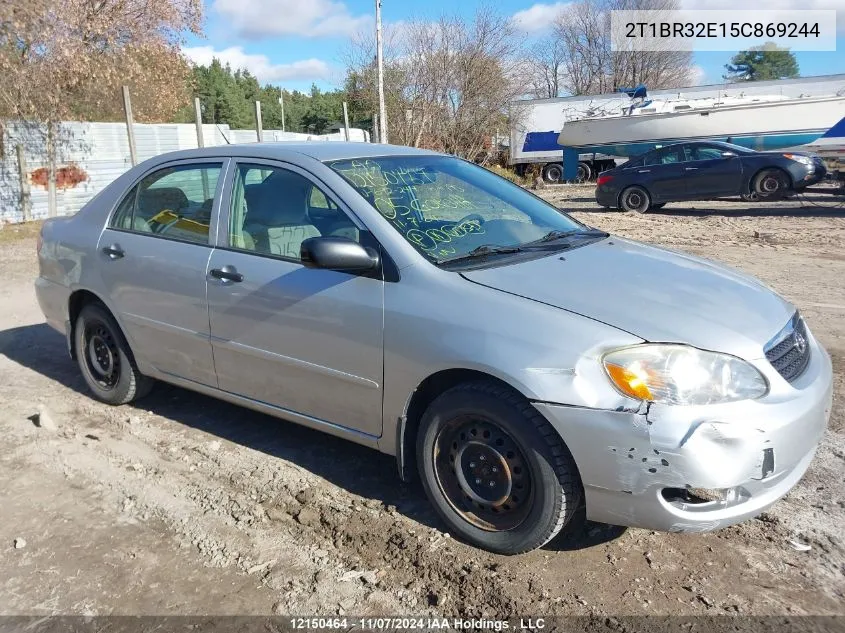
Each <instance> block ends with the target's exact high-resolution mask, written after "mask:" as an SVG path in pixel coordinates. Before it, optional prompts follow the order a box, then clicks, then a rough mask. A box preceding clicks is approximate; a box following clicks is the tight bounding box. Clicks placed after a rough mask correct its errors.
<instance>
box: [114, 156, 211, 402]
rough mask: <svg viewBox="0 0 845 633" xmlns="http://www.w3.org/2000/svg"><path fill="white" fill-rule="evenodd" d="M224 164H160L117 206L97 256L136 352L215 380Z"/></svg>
mask: <svg viewBox="0 0 845 633" xmlns="http://www.w3.org/2000/svg"><path fill="white" fill-rule="evenodd" d="M222 168H223V163H222V162H221V161H202V162H199V161H193V162H191V163H175V164H172V165H169V166H167V167H163V168H160V169H157V170H154V171H153V172H151V173H150V174H148V175H146V176H145V177H144V178H143V179H141V181H140V182H139V183H138V184H137V185H135V186H134V187H133V188H132V190H131V191H130V192H129V193H128V194H127V195H126V196H125V197H124V199H123V200H122V201H121V203H120V204H119V205H118V207H117V209H116V210H115V213H114V214H113V216H112V217H111V219H110V221H109V225H108V227H107V228H106V229H105V231H103V233H102V235H101V236H100V241H99V244H98V249H97V257H98V258H99V259H100V263H101V265H100V267H99V268H100V271H101V274H102V279H103V283H104V285H105V289H106V296H108V297H110V298H111V302H112V306H111V307H112V308H114V310H115V311H116V312H117V317H118V319H119V320H120V323H121V325H122V326H123V329H124V333H125V334H126V336H127V338H128V339H129V342H130V345H131V347H132V349H133V351H134V352H135V354H136V355H137V356H139V357H140V358H142V359H143V360H145V361H146V362H149V363H150V364H151V365H153V367H154V368H155V369H157V370H158V371H161V372H163V373H166V374H170V375H172V376H177V377H179V378H185V379H188V380H192V381H195V382H199V383H202V384H205V385H211V386H216V384H217V379H216V376H215V372H214V362H213V359H212V355H211V343H210V340H209V339H210V331H209V327H208V308H207V306H206V299H205V273H206V266H207V264H208V258H209V257H210V256H211V250H212V249H211V245H210V242H209V233H210V230H209V229H210V225H211V222H212V218H213V217H214V204H215V198H217V199H219V196H218V195H216V192H217V190H218V184H219V185H221V188H222V182H223V179H222V178H220V174H221V173H222Z"/></svg>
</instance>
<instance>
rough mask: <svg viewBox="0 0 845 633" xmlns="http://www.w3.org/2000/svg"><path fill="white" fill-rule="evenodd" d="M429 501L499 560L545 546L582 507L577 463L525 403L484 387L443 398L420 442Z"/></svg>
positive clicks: (470, 386) (429, 413)
mask: <svg viewBox="0 0 845 633" xmlns="http://www.w3.org/2000/svg"><path fill="white" fill-rule="evenodd" d="M417 463H418V467H419V471H420V478H421V479H422V482H423V487H424V488H425V491H426V494H427V495H428V498H429V500H430V501H431V503H432V505H433V506H434V508H435V510H436V511H437V513H438V514H439V515H440V517H441V518H442V519H443V521H444V522H445V523H446V524H447V525H448V526H449V529H450V530H451V531H453V532H454V533H455V534H457V535H459V536H460V537H461V538H463V539H464V540H466V541H469V542H470V543H473V544H474V545H477V546H479V547H482V548H484V549H487V550H490V551H493V552H496V553H499V554H519V553H522V552H527V551H529V550H532V549H535V548H537V547H540V546H542V545H543V544H545V543H547V542H548V541H549V540H551V539H552V538H553V537H554V536H555V535H556V534H557V533H558V532H560V531H561V530H562V529H563V527H564V526H565V525H566V524H567V523H568V522H569V521H570V519H571V518H572V516H573V514H574V513H575V510H576V508H577V507H578V504H579V503H580V501H581V484H580V480H579V477H578V471H577V468H576V466H575V462H574V461H573V459H572V456H571V455H570V453H569V450H568V449H567V448H566V446H565V445H564V444H563V441H562V440H561V438H560V436H559V435H558V434H557V432H556V431H555V430H554V429H553V428H552V426H551V425H550V424H549V423H548V421H547V420H546V419H545V418H544V417H543V416H542V415H541V414H540V413H539V412H538V411H537V410H536V409H534V407H532V406H531V404H530V403H528V402H527V401H526V400H525V399H524V398H523V397H522V396H520V395H519V394H518V393H515V392H513V391H512V390H510V389H509V388H507V387H505V386H502V385H497V384H495V383H493V382H487V381H479V382H472V383H466V384H463V385H459V386H457V387H454V388H452V389H450V390H448V391H446V392H445V393H443V394H441V395H440V396H439V397H438V398H437V399H436V400H435V401H434V402H433V403H432V404H431V405H430V406H429V408H428V409H427V410H426V412H425V414H424V416H423V419H422V422H421V426H420V432H419V436H418V440H417Z"/></svg>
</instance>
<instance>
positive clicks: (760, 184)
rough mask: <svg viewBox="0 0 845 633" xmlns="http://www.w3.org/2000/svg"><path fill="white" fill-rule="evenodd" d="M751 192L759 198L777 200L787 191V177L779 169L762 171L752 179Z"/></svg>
mask: <svg viewBox="0 0 845 633" xmlns="http://www.w3.org/2000/svg"><path fill="white" fill-rule="evenodd" d="M752 191H753V192H754V193H756V194H757V195H758V196H759V197H760V198H779V197H782V196H784V195H785V194H786V193H787V191H789V176H787V175H786V173H784V172H783V171H781V170H780V169H764V170H763V171H761V172H760V173H759V174H757V175H756V176H755V177H754V185H753V187H752Z"/></svg>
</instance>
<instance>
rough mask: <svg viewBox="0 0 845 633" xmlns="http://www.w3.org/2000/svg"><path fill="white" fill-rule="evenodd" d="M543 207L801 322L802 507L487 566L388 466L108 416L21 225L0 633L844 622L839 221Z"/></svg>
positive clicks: (261, 424) (174, 406)
mask: <svg viewBox="0 0 845 633" xmlns="http://www.w3.org/2000/svg"><path fill="white" fill-rule="evenodd" d="M540 193H541V194H542V195H543V196H544V197H546V198H548V199H549V200H551V201H553V202H554V203H555V204H557V205H558V206H560V207H561V208H564V209H570V210H573V212H574V215H575V216H576V217H578V218H579V219H581V220H583V221H585V222H587V223H589V224H592V225H594V226H598V227H600V228H603V229H606V230H608V231H611V232H612V233H615V234H617V235H621V236H625V237H630V238H634V239H639V240H643V241H647V242H652V243H655V244H659V245H664V246H668V247H670V248H675V249H679V250H684V251H689V252H692V253H694V254H696V255H702V256H705V257H709V258H712V259H715V260H719V261H721V262H724V263H727V264H729V265H732V266H735V267H737V268H741V269H743V270H745V271H747V272H749V273H752V274H754V275H757V276H758V277H760V278H761V279H763V280H764V281H765V282H766V283H768V284H769V285H770V286H771V287H773V288H774V289H775V290H777V291H778V292H780V293H782V294H783V295H784V296H786V297H787V298H788V299H789V300H791V301H792V302H794V303H795V304H796V305H797V306H799V308H800V309H801V311H802V313H803V314H804V316H805V317H806V319H807V321H808V323H809V325H810V327H811V328H812V329H813V331H814V332H815V334H816V335H817V336H818V337H819V338H820V339H821V341H822V343H823V344H824V345H825V346H826V348H827V349H828V350H829V352H830V354H831V356H832V358H833V363H834V369H835V371H836V394H835V399H834V409H833V415H832V418H831V422H830V429H829V431H828V433H827V435H826V437H825V440H824V442H823V444H822V446H821V449H820V451H819V454H818V457H817V459H816V460H815V462H814V464H813V466H812V467H811V469H810V471H809V473H808V474H807V476H806V477H805V478H804V480H803V481H802V482H801V483H800V484H799V486H798V487H797V488H796V489H795V490H794V491H793V492H792V493H791V494H790V495H789V496H788V497H787V498H786V499H785V500H783V501H781V502H780V503H778V504H777V505H776V506H775V507H774V508H773V509H771V510H770V511H769V512H768V513H766V514H764V515H763V516H761V517H760V518H758V519H755V520H752V521H749V522H747V523H745V524H743V525H740V526H736V527H733V528H729V529H726V530H723V531H720V532H716V533H711V534H704V535H682V534H663V533H656V532H650V531H645V530H638V529H631V530H627V531H626V530H623V529H621V528H616V527H612V526H605V525H599V524H587V525H586V526H585V527H584V529H583V530H580V531H579V532H578V533H576V534H574V535H572V536H570V537H569V538H568V539H565V540H561V539H558V540H557V541H555V542H553V543H551V544H550V545H549V546H547V547H546V548H544V549H542V550H539V551H536V552H532V553H530V554H527V555H523V556H518V557H502V556H496V555H491V554H487V553H485V552H482V551H479V550H476V549H473V548H471V547H468V546H466V545H464V544H462V543H460V542H456V541H455V540H454V539H451V538H449V536H448V535H447V534H444V533H443V532H442V529H443V526H442V525H441V524H440V523H439V522H438V520H437V519H436V517H435V516H434V515H433V513H432V512H431V511H430V510H429V508H428V504H427V502H426V500H425V498H424V496H423V494H422V491H421V489H420V487H419V486H418V485H415V484H412V485H406V484H403V483H401V482H400V481H399V479H398V476H397V473H396V467H395V464H394V461H393V460H392V459H391V458H389V457H387V456H384V455H381V454H379V453H376V452H373V451H370V450H368V449H365V448H362V447H359V446H355V445H353V444H349V443H345V442H342V441H340V440H336V439H334V438H331V437H329V436H326V435H322V434H320V433H317V432H314V431H310V430H307V429H303V428H301V427H298V426H296V425H293V424H288V423H286V422H283V421H280V420H276V419H273V418H269V417H266V416H263V415H260V414H257V413H253V412H250V411H247V410H245V409H240V408H237V407H234V406H230V405H227V404H224V403H221V402H218V401H216V400H213V399H210V398H207V397H204V396H200V395H197V394H194V393H191V392H188V391H184V390H182V389H177V388H175V387H168V386H166V385H159V386H158V387H157V389H156V390H155V391H154V393H153V394H152V395H151V396H149V397H148V398H146V399H144V400H142V401H141V402H139V403H137V406H132V405H127V406H122V407H118V408H111V407H108V406H105V405H101V404H99V403H97V402H95V401H93V400H92V399H91V398H89V397H88V395H87V393H86V392H85V389H84V386H83V382H82V379H81V377H80V376H79V373H78V371H77V367H76V365H75V364H74V363H73V362H72V361H71V360H70V359H69V358H68V357H67V354H66V352H65V345H64V339H63V337H62V336H61V335H59V334H57V333H55V332H54V331H52V330H51V329H49V328H48V327H47V326H46V325H45V324H44V322H43V318H42V316H41V313H40V311H39V309H38V306H37V304H36V301H35V296H34V292H33V289H32V281H33V278H34V277H35V275H36V274H37V272H36V271H37V266H36V260H35V241H36V240H35V231H34V230H33V227H22V228H21V227H10V226H7V227H5V228H3V229H1V230H0V249H2V263H3V269H4V273H5V274H4V283H3V284H2V286H0V306H2V307H0V385H2V387H0V429H2V432H3V435H4V441H3V442H2V444H0V484H2V485H0V507H2V508H3V519H4V520H3V521H0V612H2V613H4V614H33V615H41V614H43V615H48V614H71V613H72V614H100V615H105V614H112V615H119V614H121V615H122V614H159V615H169V614H271V613H278V614H300V615H314V614H316V615H332V614H344V613H346V614H357V615H361V614H406V615H407V614H413V615H425V614H432V615H446V616H481V615H484V616H488V617H494V616H502V617H506V616H520V615H525V616H537V615H554V614H560V615H567V614H579V615H593V616H600V617H602V616H607V615H629V614H688V615H692V614H736V613H741V614H755V615H767V614H845V606H843V605H845V599H843V590H845V583H843V575H845V543H843V539H845V529H843V526H845V486H843V483H844V482H845V409H843V398H845V209H843V208H841V207H840V208H839V209H838V210H837V209H830V208H821V207H818V206H813V205H812V204H810V203H808V202H806V201H787V202H780V203H771V204H756V205H749V204H745V203H740V202H738V201H717V202H707V203H695V204H694V205H689V204H684V205H681V204H670V205H668V206H667V207H666V208H665V209H663V210H662V211H660V212H658V213H654V214H648V215H645V216H637V215H629V214H624V213H621V212H612V211H605V212H600V211H598V209H597V207H596V206H595V204H594V203H593V202H592V189H591V188H590V187H580V186H565V185H563V186H557V187H546V188H545V189H543V190H542V191H541V192H540ZM813 202H815V204H822V205H825V204H826V205H829V204H831V203H832V200H830V199H825V198H823V197H820V198H819V199H817V200H814V201H813ZM39 413H40V414H41V415H40V422H41V425H40V426H38V425H36V424H35V423H34V422H33V420H32V418H33V416H34V415H35V414H39ZM802 545H807V546H809V547H810V549H809V550H807V551H799V549H800V550H805V549H806V548H804V547H801V546H802ZM796 547H798V549H796Z"/></svg>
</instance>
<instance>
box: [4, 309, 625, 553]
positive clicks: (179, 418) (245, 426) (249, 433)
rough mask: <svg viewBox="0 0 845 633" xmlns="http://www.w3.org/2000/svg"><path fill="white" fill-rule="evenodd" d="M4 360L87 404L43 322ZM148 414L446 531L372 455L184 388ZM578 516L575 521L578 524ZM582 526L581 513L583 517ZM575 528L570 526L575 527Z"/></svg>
mask: <svg viewBox="0 0 845 633" xmlns="http://www.w3.org/2000/svg"><path fill="white" fill-rule="evenodd" d="M0 354H2V355H4V356H6V357H8V358H9V359H10V360H12V361H14V362H16V363H18V364H20V365H21V366H23V367H26V368H28V369H31V370H32V371H35V372H38V373H39V374H42V375H43V376H45V377H47V378H49V379H50V380H54V381H55V382H58V383H60V384H62V385H64V386H65V387H67V388H69V389H73V390H74V391H77V392H79V393H81V394H83V395H85V396H86V397H88V395H89V394H88V389H87V386H86V385H85V382H84V380H83V379H82V376H81V374H80V372H79V369H78V367H77V365H76V363H75V362H74V361H73V360H71V358H70V357H69V356H68V354H67V347H66V344H65V339H64V337H63V336H62V335H61V334H59V333H58V332H56V331H55V330H53V329H52V328H50V327H49V326H48V325H47V324H46V323H39V324H35V325H25V326H21V327H16V328H11V329H8V330H3V331H0ZM124 407H126V409H127V417H129V416H131V415H133V414H134V412H133V410H137V411H144V412H146V411H149V412H151V413H153V414H155V415H158V416H161V417H163V418H167V419H169V420H172V421H173V422H176V423H177V424H182V425H184V426H188V427H191V428H194V429H197V430H200V431H204V432H206V433H209V434H211V435H214V436H216V437H219V438H221V439H225V440H229V441H231V442H233V443H235V444H239V445H241V446H245V447H247V448H250V449H253V450H256V451H260V452H262V453H264V454H266V455H268V456H270V457H274V458H279V459H284V460H286V461H288V462H291V463H293V464H296V465H297V466H300V467H302V468H304V469H306V470H308V471H309V472H311V473H313V474H315V475H318V476H320V477H322V478H324V479H326V480H327V481H330V482H331V483H333V484H334V485H336V486H338V487H340V488H343V489H344V490H346V491H348V492H350V493H352V494H355V495H358V496H360V497H363V498H365V499H375V500H378V501H381V502H382V503H383V504H384V505H386V506H387V505H393V506H395V507H396V509H397V511H398V512H401V513H402V514H404V515H405V516H407V517H408V518H411V519H413V520H414V521H417V522H419V523H422V524H424V525H426V526H428V527H434V528H437V529H441V530H442V529H444V528H445V526H444V525H443V524H442V523H441V521H440V519H439V518H438V517H437V515H436V514H435V513H434V511H433V510H432V508H431V506H430V504H429V503H428V500H427V499H426V497H425V493H424V492H423V490H422V486H421V485H420V484H419V483H418V482H410V483H405V482H403V481H402V480H401V479H400V478H399V474H398V472H397V467H396V460H395V459H394V458H393V457H391V456H389V455H385V454H383V453H380V452H378V451H376V450H374V449H370V448H367V447H365V446H361V445H358V444H355V443H353V442H350V441H347V440H343V439H340V438H336V437H334V436H331V435H328V434H326V433H322V432H320V431H316V430H313V429H309V428H306V427H304V426H301V425H299V424H295V423H293V422H287V421H285V420H281V419H279V418H275V417H272V416H269V415H265V414H263V413H258V412H256V411H252V410H250V409H246V408H244V407H239V406H237V405H233V404H229V403H227V402H223V401H222V400H218V399H216V398H212V397H210V396H206V395H203V394H199V393H196V392H193V391H190V390H187V389H183V388H181V387H176V386H173V385H169V384H166V383H162V382H159V383H157V384H156V387H155V389H154V390H153V391H152V393H150V395H149V396H147V397H145V398H143V399H142V400H140V401H138V403H137V404H136V403H131V404H128V405H124ZM578 518H579V517H578V516H577V515H576V517H575V519H576V521H577V520H578ZM580 518H581V519H582V521H583V508H582V509H581V517H580ZM575 525H577V523H573V526H575ZM622 532H624V528H617V527H615V526H607V525H603V524H597V523H592V522H583V525H581V526H578V527H577V528H575V527H573V529H571V530H570V531H569V532H567V533H566V534H564V535H561V536H560V537H558V538H556V539H554V540H553V541H551V542H550V543H549V544H548V545H546V549H550V550H558V551H573V550H579V549H584V548H588V547H593V546H595V545H599V544H601V543H604V542H607V541H611V540H614V539H615V538H618V536H619V535H621V533H622Z"/></svg>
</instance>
